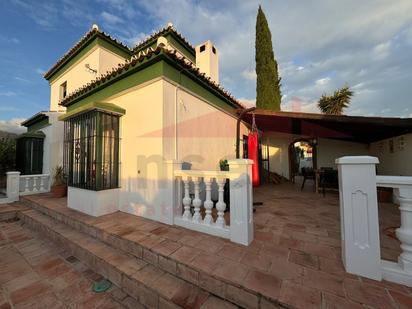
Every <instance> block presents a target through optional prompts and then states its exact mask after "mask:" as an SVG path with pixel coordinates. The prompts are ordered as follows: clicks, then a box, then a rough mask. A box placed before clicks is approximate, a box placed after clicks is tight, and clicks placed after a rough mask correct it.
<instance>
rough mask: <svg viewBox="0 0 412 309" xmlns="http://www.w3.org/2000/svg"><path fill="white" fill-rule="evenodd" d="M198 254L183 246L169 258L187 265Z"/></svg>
mask: <svg viewBox="0 0 412 309" xmlns="http://www.w3.org/2000/svg"><path fill="white" fill-rule="evenodd" d="M198 254H199V250H198V249H195V248H192V247H187V246H183V247H181V248H179V249H178V250H176V251H175V252H174V253H173V254H172V255H171V256H170V257H171V258H172V259H175V260H177V261H179V262H182V263H186V264H189V263H190V262H191V261H192V260H193V259H194V258H195V257H196V256H197V255H198Z"/></svg>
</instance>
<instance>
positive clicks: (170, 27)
mask: <svg viewBox="0 0 412 309" xmlns="http://www.w3.org/2000/svg"><path fill="white" fill-rule="evenodd" d="M168 33H173V34H174V35H175V37H177V38H178V39H179V41H180V42H181V43H182V44H183V45H184V46H185V47H186V48H187V49H188V50H190V51H191V52H192V53H193V54H195V48H194V47H193V46H192V45H191V44H190V43H189V42H188V41H187V40H186V38H185V37H184V36H183V35H182V34H180V33H179V32H178V31H177V30H176V29H175V28H174V26H173V25H172V24H171V23H169V24H168V25H167V26H166V27H163V28H162V29H160V30H158V31H156V32H154V33H152V34H151V35H150V36H148V37H147V38H145V39H144V40H143V41H141V42H139V43H138V44H137V45H136V46H135V47H133V53H137V52H138V51H140V50H142V49H146V48H147V47H149V46H150V45H151V44H152V43H153V42H154V41H155V40H157V39H158V38H159V37H161V36H165V35H166V34H168Z"/></svg>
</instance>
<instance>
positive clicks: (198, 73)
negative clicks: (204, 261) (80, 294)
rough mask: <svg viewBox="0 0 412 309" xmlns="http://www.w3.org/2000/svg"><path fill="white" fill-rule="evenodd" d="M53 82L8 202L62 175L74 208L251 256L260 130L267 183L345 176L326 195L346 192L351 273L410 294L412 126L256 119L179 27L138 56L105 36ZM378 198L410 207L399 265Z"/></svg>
mask: <svg viewBox="0 0 412 309" xmlns="http://www.w3.org/2000/svg"><path fill="white" fill-rule="evenodd" d="M44 77H45V78H46V80H47V81H48V82H49V84H50V109H49V111H41V112H39V113H36V114H35V115H34V116H32V117H31V118H29V119H27V120H26V121H24V122H23V123H22V125H23V126H25V127H27V132H26V133H23V134H22V135H21V136H20V137H19V138H18V143H17V152H18V162H17V163H18V172H10V173H8V184H7V185H8V188H7V190H8V191H7V196H8V198H9V199H10V201H15V200H18V196H19V195H25V194H31V193H33V192H34V193H39V192H48V191H49V190H50V184H51V182H52V175H53V173H54V169H55V167H56V166H63V167H64V170H65V174H66V177H67V185H68V196H67V207H69V208H71V209H75V210H77V211H80V212H82V213H85V214H87V215H90V216H94V217H100V216H103V215H107V214H111V213H114V212H118V211H120V212H125V213H129V214H132V215H136V216H140V217H144V218H147V219H151V220H155V221H158V222H161V223H164V224H168V225H179V226H181V227H184V228H186V229H192V230H196V231H199V232H202V233H207V234H211V235H214V236H219V237H224V238H228V239H230V240H231V241H232V242H235V243H239V244H242V245H246V246H248V245H250V244H251V242H252V241H253V239H254V222H253V216H254V215H253V190H252V180H251V179H252V164H253V163H254V162H253V161H252V160H250V159H248V151H247V149H248V145H247V135H248V134H249V131H250V130H251V128H252V123H253V122H255V124H256V125H257V128H258V130H259V132H260V135H261V142H260V143H261V144H260V147H259V149H260V150H261V156H260V158H259V160H258V162H257V163H258V164H259V166H260V168H261V169H260V171H261V173H260V175H261V179H262V181H263V182H266V183H273V182H275V183H276V182H282V181H286V180H290V181H295V176H297V177H301V176H303V178H304V182H303V184H302V190H309V189H308V187H306V188H305V183H307V182H311V181H313V182H314V183H315V185H316V186H315V188H316V190H317V189H318V187H322V186H323V188H325V182H323V181H322V179H325V178H322V175H326V174H327V173H329V174H330V175H332V176H333V175H335V176H336V177H335V178H333V177H332V179H329V182H332V184H331V183H329V184H328V185H332V186H333V185H335V186H336V187H335V189H339V193H340V222H341V237H342V238H341V240H342V260H343V263H344V266H345V269H346V270H347V271H348V272H351V273H354V274H358V275H362V276H365V277H368V278H372V279H376V280H381V279H382V278H384V279H386V280H390V281H394V282H398V283H402V284H406V285H408V286H412V249H411V248H412V178H411V177H407V176H412V165H411V164H410V163H409V162H410V158H411V156H412V119H411V118H383V117H360V116H336V115H322V114H309V113H297V112H271V111H265V110H258V109H256V110H254V111H253V112H249V113H246V114H244V113H243V112H245V107H244V106H243V105H242V104H241V103H240V102H239V101H238V100H237V99H236V98H234V97H233V96H232V95H230V94H229V93H228V92H227V91H225V90H224V89H223V88H222V87H221V85H220V82H219V51H218V49H217V47H216V46H215V45H214V44H213V43H212V42H210V41H205V42H203V43H201V44H199V45H197V46H196V47H193V46H192V45H191V44H190V43H189V42H188V41H187V40H186V39H185V38H184V37H183V36H182V35H181V34H179V33H178V32H177V31H176V30H175V28H174V27H173V25H171V24H169V25H167V27H165V28H163V29H161V30H160V31H158V32H156V33H154V34H153V35H151V36H149V37H148V38H147V39H145V40H144V41H142V42H141V43H139V44H137V45H136V46H135V47H134V48H133V49H130V48H129V47H127V46H126V45H124V44H123V43H121V42H119V41H117V40H115V39H113V38H112V37H111V36H110V35H108V34H106V33H104V32H102V31H101V30H100V29H99V28H98V27H97V26H96V25H93V27H92V28H91V30H90V31H88V32H87V33H86V34H85V35H84V36H83V37H82V38H81V39H80V41H79V42H77V43H76V44H75V45H74V46H73V47H72V48H71V49H70V50H69V51H68V52H67V53H66V54H64V55H63V57H62V58H60V59H59V60H58V61H57V63H56V64H55V65H53V66H52V67H51V68H50V69H49V71H48V72H47V73H46V74H45V76H44ZM240 115H242V117H241V116H240ZM238 136H240V139H238ZM239 141H240V145H241V146H240V147H239V146H238V145H239ZM239 148H240V149H239ZM221 160H227V162H228V167H227V168H221V163H222V162H221ZM378 162H379V164H378ZM338 170H339V173H338ZM322 171H323V172H322ZM322 173H323V174H322ZM377 175H378V176H377ZM383 175H391V177H386V176H383ZM338 176H339V177H338ZM338 178H339V179H338ZM334 180H336V183H335V184H333V182H334ZM377 187H378V188H381V187H382V188H388V187H389V188H393V193H394V194H393V202H395V203H397V204H400V205H401V207H400V210H401V227H400V228H399V229H398V230H397V235H398V239H399V240H400V242H401V249H402V254H401V256H400V258H399V263H393V262H388V261H386V262H385V261H383V262H382V263H381V256H380V248H379V221H378V214H377V208H378V206H377V205H378V204H377V190H376V188H377ZM383 190H384V189H383ZM0 203H1V201H0ZM291 207H293V205H291ZM130 217H133V216H130ZM133 218H134V219H136V217H133ZM185 232H186V230H185Z"/></svg>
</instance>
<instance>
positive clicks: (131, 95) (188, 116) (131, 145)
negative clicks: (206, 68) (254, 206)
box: [105, 79, 246, 223]
mask: <svg viewBox="0 0 412 309" xmlns="http://www.w3.org/2000/svg"><path fill="white" fill-rule="evenodd" d="M175 91H176V87H175V86H174V85H173V84H171V83H170V82H168V81H166V80H164V79H157V80H153V81H151V82H148V83H146V84H144V85H141V86H137V87H135V88H132V89H129V90H128V91H125V92H123V93H119V94H117V95H116V96H113V97H111V98H108V99H107V100H105V101H106V102H110V103H113V104H116V105H118V106H120V107H122V108H124V109H125V110H126V114H125V115H123V116H122V117H121V122H120V136H121V144H120V153H121V175H120V179H121V180H120V186H121V188H120V189H119V210H121V211H124V212H127V213H131V214H135V215H139V216H143V217H147V218H150V219H154V220H158V221H161V222H164V223H172V222H171V218H170V216H169V214H170V213H171V211H170V209H169V208H170V207H172V203H171V201H170V199H167V197H168V196H169V195H170V194H168V191H170V188H171V187H172V184H171V181H173V177H171V175H170V173H171V169H170V168H168V166H169V165H170V164H169V163H166V162H171V161H170V160H175V161H184V162H185V163H186V165H185V164H184V166H186V167H188V166H190V168H191V169H203V170H204V169H209V170H219V160H220V159H222V158H227V159H230V158H234V156H235V134H236V118H234V117H232V116H229V115H228V114H226V113H223V112H222V111H220V110H218V109H216V108H215V107H213V106H211V105H209V104H208V103H207V102H205V101H202V100H201V99H199V98H198V97H196V96H194V95H193V94H191V93H189V92H187V91H185V90H183V89H179V90H178V92H177V98H178V100H177V102H178V113H177V115H176V114H175V94H176V93H175ZM176 116H177V120H178V128H177V136H178V142H177V145H178V149H177V160H176V158H175V154H176V149H175V145H176V139H175V128H176V126H175V119H176ZM242 131H243V133H246V127H244V126H242ZM168 164H169V165H168Z"/></svg>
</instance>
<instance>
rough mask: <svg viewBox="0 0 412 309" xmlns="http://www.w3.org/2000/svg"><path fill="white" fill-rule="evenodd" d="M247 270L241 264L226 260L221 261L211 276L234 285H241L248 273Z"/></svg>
mask: <svg viewBox="0 0 412 309" xmlns="http://www.w3.org/2000/svg"><path fill="white" fill-rule="evenodd" d="M248 271H249V268H248V267H247V266H246V265H243V264H241V263H237V262H234V261H232V260H228V259H221V261H220V263H219V264H218V265H217V267H216V268H215V270H214V271H213V274H214V275H215V276H217V277H220V278H223V279H225V280H227V281H229V282H233V283H235V284H241V283H242V282H243V280H244V279H245V277H246V274H247V273H248Z"/></svg>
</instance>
